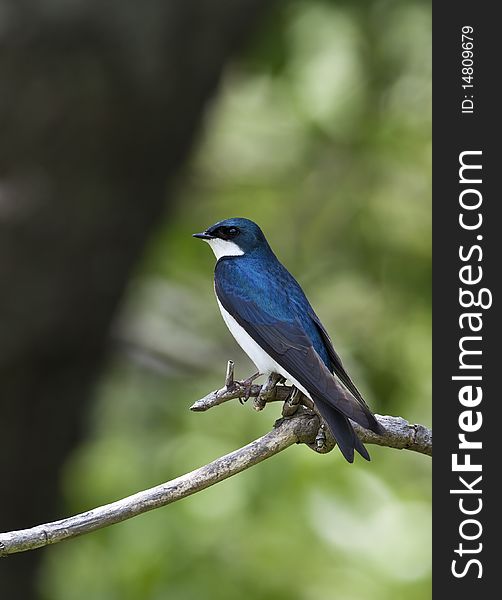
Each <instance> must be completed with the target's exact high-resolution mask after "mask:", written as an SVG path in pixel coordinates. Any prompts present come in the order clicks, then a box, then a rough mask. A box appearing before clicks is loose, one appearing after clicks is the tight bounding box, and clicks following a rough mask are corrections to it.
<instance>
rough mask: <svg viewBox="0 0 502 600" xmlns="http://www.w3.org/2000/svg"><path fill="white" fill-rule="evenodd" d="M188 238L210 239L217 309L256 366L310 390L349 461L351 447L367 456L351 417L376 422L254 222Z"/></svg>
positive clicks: (369, 424) (230, 222)
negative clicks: (213, 258) (213, 261)
mask: <svg viewBox="0 0 502 600" xmlns="http://www.w3.org/2000/svg"><path fill="white" fill-rule="evenodd" d="M193 237H196V238H200V239H202V240H204V241H206V242H208V244H209V245H210V246H211V248H212V250H213V252H214V254H215V256H216V259H217V262H216V267H215V270H214V288H215V293H216V299H217V301H218V305H219V308H220V311H221V314H222V316H223V319H224V321H225V323H226V325H227V327H228V329H229V330H230V332H231V333H232V335H233V336H234V338H235V339H236V341H237V343H238V344H239V345H240V346H241V348H242V349H243V350H244V352H245V353H246V354H247V355H248V356H249V358H250V359H251V360H252V361H253V363H254V364H255V365H256V368H257V369H258V371H259V373H261V374H271V373H277V374H279V375H281V376H282V377H284V378H285V379H288V380H289V381H291V382H292V383H293V384H294V386H295V387H297V388H298V389H299V390H300V391H301V392H303V393H304V394H305V395H306V396H308V397H309V398H310V399H311V400H312V401H313V403H314V406H315V407H316V409H317V411H318V412H319V414H320V415H321V417H322V418H323V420H324V421H325V422H326V424H327V425H328V427H329V428H330V430H331V432H332V434H333V436H334V438H335V440H336V442H337V444H338V447H339V448H340V451H341V452H342V454H343V456H344V457H345V458H346V459H347V461H348V462H353V460H354V450H357V452H359V454H360V455H361V456H363V457H364V458H365V459H366V460H370V457H369V454H368V452H367V450H366V448H365V447H364V446H363V444H362V442H361V441H360V440H359V438H358V437H357V435H356V433H355V432H354V429H353V428H352V425H351V424H350V421H349V418H350V419H352V420H353V421H355V422H356V423H359V424H360V425H362V426H363V427H365V428H366V429H371V430H372V431H374V432H375V433H381V432H382V431H381V426H380V425H379V423H378V421H377V420H376V419H375V417H374V416H373V414H372V413H371V411H370V409H369V407H368V406H367V404H366V402H365V401H364V400H363V397H362V396H361V394H360V393H359V390H358V389H357V388H356V386H355V385H354V383H353V382H352V379H351V378H350V377H349V375H348V373H347V371H346V370H345V369H344V367H343V365H342V361H341V360H340V357H339V356H338V354H337V353H336V352H335V349H334V348H333V344H332V343H331V340H330V338H329V335H328V333H327V331H326V329H325V328H324V327H323V325H322V323H321V321H320V320H319V317H318V316H317V315H316V313H315V312H314V309H313V308H312V306H311V305H310V303H309V301H308V300H307V298H306V296H305V294H304V293H303V290H302V289H301V287H300V285H299V284H298V282H297V281H296V280H295V279H294V277H293V276H292V275H291V274H290V273H289V271H287V269H286V268H285V267H284V266H283V265H282V264H281V263H280V262H279V260H278V259H277V257H276V256H275V254H274V253H273V251H272V249H271V248H270V246H269V244H268V242H267V240H266V239H265V236H264V235H263V232H262V231H261V229H260V228H259V227H258V225H257V224H256V223H254V222H253V221H250V220H249V219H243V218H233V219H227V220H225V221H220V222H218V223H216V224H215V225H213V226H211V227H209V228H208V229H206V231H204V232H203V233H195V234H194V235H193Z"/></svg>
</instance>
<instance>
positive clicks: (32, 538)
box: [0, 363, 432, 557]
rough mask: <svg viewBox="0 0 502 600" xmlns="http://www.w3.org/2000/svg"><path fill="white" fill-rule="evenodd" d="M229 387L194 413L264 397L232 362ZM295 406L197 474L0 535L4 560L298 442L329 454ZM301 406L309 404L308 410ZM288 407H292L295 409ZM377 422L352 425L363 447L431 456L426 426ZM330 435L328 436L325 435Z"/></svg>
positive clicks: (282, 392) (271, 397)
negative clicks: (376, 428) (373, 426)
mask: <svg viewBox="0 0 502 600" xmlns="http://www.w3.org/2000/svg"><path fill="white" fill-rule="evenodd" d="M225 383H226V385H225V388H222V390H218V391H216V392H212V393H211V394H208V395H207V396H206V397H205V398H203V399H202V400H199V401H198V402H196V403H195V404H194V405H193V406H192V407H191V408H192V410H196V411H197V410H198V411H204V410H208V409H209V408H211V407H212V406H217V405H218V404H222V403H223V402H226V401H227V400H230V399H235V398H239V397H242V396H243V395H245V394H248V393H249V396H254V397H259V396H260V391H261V386H256V385H252V384H251V383H247V384H246V382H235V381H234V380H233V363H232V364H229V365H228V367H227V375H226V378H225ZM266 389H267V393H266V394H265V395H263V394H262V396H261V400H262V401H264V402H271V401H275V400H286V402H285V407H287V406H288V402H289V400H290V399H291V388H288V387H287V386H277V387H275V388H274V389H272V390H271V389H269V387H267V388H266ZM297 401H298V402H299V403H300V405H299V406H298V408H297V410H296V412H295V414H294V415H293V416H292V417H289V416H286V417H284V418H282V419H280V420H279V421H278V422H277V423H276V426H275V427H274V429H273V430H272V431H270V432H269V433H267V434H265V435H264V436H263V437H260V438H258V439H257V440H255V441H254V442H251V443H250V444H248V445H247V446H244V447H243V448H240V449H239V450H235V451H234V452H231V453H230V454H226V455H225V456H222V457H221V458H218V459H216V460H214V461H213V462H211V463H209V464H207V465H205V466H203V467H200V468H199V469H195V471H191V472H190V473H187V474H185V475H182V476H181V477H177V478H176V479H173V480H172V481H168V482H166V483H163V484H161V485H158V486H156V487H153V488H150V489H147V490H143V491H141V492H138V493H136V494H134V495H132V496H128V497H127V498H123V499H122V500H117V501H116V502H112V503H111V504H106V505H104V506H100V507H98V508H95V509H93V510H89V511H87V512H84V513H80V514H78V515H75V516H72V517H68V518H66V519H61V520H60V521H54V522H52V523H45V524H43V525H38V526H36V527H32V528H30V529H21V530H18V531H9V532H6V533H0V557H2V556H7V555H9V554H14V553H16V552H25V551H27V550H34V549H36V548H41V547H43V546H48V545H50V544H56V543H58V542H61V541H63V540H67V539H70V538H73V537H77V536H79V535H83V534H86V533H90V532H91V531H96V530H97V529H102V528H103V527H107V526H108V525H113V524H115V523H120V522H121V521H125V520H127V519H130V518H132V517H135V516H137V515H140V514H142V513H145V512H148V511H150V510H153V509H155V508H160V507H161V506H166V505H167V504H172V503H173V502H176V501H177V500H181V499H182V498H186V497H187V496H190V495H192V494H195V493H196V492H200V491H201V490H204V489H206V488H208V487H210V486H212V485H214V484H215V483H219V482H220V481H223V480H224V479H228V478H229V477H231V476H232V475H235V474H237V473H240V472H241V471H244V470H245V469H248V468H249V467H252V466H254V465H256V464H258V463H259V462H261V461H263V460H265V459H267V458H270V457H272V456H274V454H278V453H279V452H282V451H283V450H285V449H286V448H288V447H289V446H292V445H293V444H296V443H305V444H307V445H309V447H311V448H313V449H315V450H317V451H319V452H325V451H326V449H325V448H328V450H327V451H329V450H330V449H331V448H332V447H333V446H334V444H333V440H332V439H331V440H329V441H328V443H327V445H326V446H325V448H324V449H322V448H320V447H319V445H318V439H319V436H318V431H319V424H320V422H319V418H318V417H317V415H316V414H315V413H313V412H312V411H311V409H310V407H309V406H308V404H309V402H308V398H305V397H304V396H298V395H295V396H294V398H293V404H294V402H297ZM302 404H306V405H307V407H306V406H304V405H302ZM289 406H290V407H291V405H289ZM283 412H284V411H283ZM286 412H287V411H286ZM376 418H377V420H378V422H379V423H380V424H381V425H382V426H383V428H384V429H385V433H384V434H383V435H376V434H375V433H373V432H371V431H368V430H366V429H364V428H363V427H360V426H359V425H357V424H356V423H353V425H354V429H355V430H356V432H357V434H358V436H359V437H360V438H361V441H362V442H363V443H367V444H378V445H380V446H387V447H389V448H398V449H407V450H413V451H415V452H420V453H422V454H427V455H428V456H432V431H431V430H429V429H428V428H427V427H425V426H423V425H410V424H409V423H408V422H407V421H405V420H404V419H403V418H401V417H390V416H379V415H376ZM326 434H329V432H328V431H327V432H326Z"/></svg>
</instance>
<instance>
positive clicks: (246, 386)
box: [233, 373, 261, 404]
mask: <svg viewBox="0 0 502 600" xmlns="http://www.w3.org/2000/svg"><path fill="white" fill-rule="evenodd" d="M260 375H261V373H254V375H251V377H248V378H247V379H243V380H242V381H234V382H233V385H237V386H239V387H240V388H241V390H242V391H243V392H244V394H243V395H242V396H239V402H240V403H241V404H244V402H247V401H248V400H249V396H251V388H252V387H253V382H254V380H255V379H258V377H259V376H260Z"/></svg>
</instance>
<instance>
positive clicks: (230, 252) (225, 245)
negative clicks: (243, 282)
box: [204, 238, 244, 260]
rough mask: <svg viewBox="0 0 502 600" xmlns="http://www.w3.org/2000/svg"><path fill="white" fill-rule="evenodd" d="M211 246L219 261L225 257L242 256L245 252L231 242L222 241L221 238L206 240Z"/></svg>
mask: <svg viewBox="0 0 502 600" xmlns="http://www.w3.org/2000/svg"><path fill="white" fill-rule="evenodd" d="M204 241H205V242H207V243H208V244H209V245H210V246H211V249H212V251H213V252H214V255H215V256H216V260H219V259H220V258H222V257H223V256H241V255H242V254H244V252H243V251H242V250H241V249H240V248H239V246H238V245H237V244H236V243H235V242H231V241H230V240H222V239H220V238H214V239H212V240H204Z"/></svg>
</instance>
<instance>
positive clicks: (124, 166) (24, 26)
mask: <svg viewBox="0 0 502 600" xmlns="http://www.w3.org/2000/svg"><path fill="white" fill-rule="evenodd" d="M430 8H431V7H430V3H429V2H425V1H422V0H407V1H403V0H373V1H369V0H363V1H360V2H357V3H354V2H348V1H346V0H336V1H321V0H304V1H289V2H286V1H284V2H276V3H269V2H265V1H264V0H263V1H259V0H233V1H230V0H228V1H223V0H222V1H221V2H210V1H209V0H187V1H182V0H170V1H168V2H166V1H165V0H162V1H161V0H150V1H148V2H143V3H140V2H129V3H123V2H119V1H118V0H110V1H109V2H106V3H100V2H97V0H86V1H84V0H72V1H66V2H61V1H60V0H40V1H31V0H24V1H20V0H17V1H14V0H12V1H9V0H0V435H1V437H0V442H1V445H2V451H1V453H0V530H2V531H3V530H8V529H13V528H21V527H27V526H30V525H34V524H37V523H39V522H44V521H48V520H51V519H56V518H60V517H62V516H65V515H67V514H70V513H74V512H77V511H83V510H85V509H88V508H90V507H93V506H96V505H99V504H103V503H106V502H110V501H112V500H115V499H118V498H120V497H122V496H125V495H128V494H130V493H133V492H135V491H137V490H139V489H142V488H145V487H149V486H152V485H155V484H157V483H160V482H162V481H164V480H167V479H170V478H173V477H175V476H177V475H180V474H182V473H184V472H186V471H188V470H191V469H192V468H195V467H197V466H200V465H202V464H204V463H207V462H208V461H210V460H212V459H214V458H216V457H218V456H220V455H222V454H224V453H227V452H229V451H231V450H233V449H235V448H237V447H239V446H242V445H243V444H245V443H247V442H248V441H250V440H251V439H253V438H255V437H258V436H259V435H261V434H263V433H265V432H266V431H267V430H269V429H270V427H271V425H272V423H273V422H274V420H275V418H277V416H278V415H279V408H278V407H276V406H269V407H268V408H267V409H266V410H265V411H263V413H259V414H257V413H255V412H254V411H252V410H251V408H250V407H249V406H244V407H240V406H239V405H238V404H237V403H235V404H234V403H228V404H226V405H224V406H221V407H219V408H218V409H214V410H212V411H210V412H209V413H207V414H206V413H205V414H194V413H191V412H190V411H189V410H188V407H189V406H190V404H192V402H193V401H194V400H196V399H197V398H199V397H201V396H203V395H205V394H206V393H207V392H208V391H210V390H212V389H214V388H217V387H221V385H222V384H223V377H224V371H225V365H226V361H227V360H228V359H229V358H232V359H234V360H235V361H236V363H237V367H236V368H237V376H238V377H245V376H247V375H249V374H251V372H252V370H253V369H252V365H251V364H250V362H249V360H248V359H247V358H246V357H245V356H244V355H243V354H242V352H241V351H240V349H238V347H237V346H236V344H235V343H234V341H233V339H232V338H231V336H230V334H229V333H228V332H227V330H226V327H225V326H224V324H223V322H222V320H221V318H220V316H219V312H218V309H217V306H216V302H215V300H214V295H213V290H212V268H213V265H214V258H213V256H212V253H211V252H210V249H209V248H207V247H206V246H205V245H203V244H201V243H200V242H198V241H196V240H193V239H192V238H191V237H190V234H191V233H193V232H195V231H200V230H202V229H204V228H205V227H207V226H209V225H211V224H212V223H214V222H215V221H217V220H219V219H222V218H226V217H230V216H245V217H248V218H251V219H253V220H255V221H257V222H258V223H259V224H260V225H261V226H262V228H263V230H264V232H265V234H266V235H267V237H268V239H269V240H270V241H271V243H272V245H273V247H274V250H275V251H276V253H277V255H278V256H279V258H280V259H281V260H282V261H283V262H284V264H285V265H286V266H287V267H288V268H289V269H290V270H291V271H292V272H293V274H294V275H295V276H296V277H297V279H298V280H299V281H300V283H301V285H302V286H303V288H304V289H305V291H306V292H307V294H308V296H309V298H310V300H311V302H312V304H313V305H314V307H315V308H316V310H317V312H318V314H319V316H320V317H321V319H322V320H323V322H324V324H325V325H326V327H327V329H328V330H329V332H330V333H331V335H332V337H333V339H334V341H335V344H336V346H337V349H338V350H339V352H340V353H341V354H342V356H343V357H344V362H345V363H346V364H347V366H348V368H349V371H350V372H351V374H352V375H353V377H354V379H355V380H356V382H357V383H358V385H359V387H360V388H361V389H362V391H363V393H364V395H365V396H366V398H367V400H368V402H369V403H370V405H371V406H372V408H373V409H374V410H375V411H376V412H378V413H384V414H393V415H401V416H403V417H405V418H406V419H408V420H410V421H413V422H422V423H424V424H427V425H429V424H430V418H431V414H430V413H431V403H430V369H431V368H430V326H431V317H430V275H431V273H430V258H431V245H430V238H431V235H430V234H431V224H430V162H431V135H430V134H431V127H430V125H431V114H430V100H431V90H430V88H431V56H430V54H431V41H430V37H431V23H430V20H431V19H430V12H431V11H430ZM370 452H371V455H372V459H373V460H372V462H371V463H369V464H366V463H364V461H357V462H356V463H355V464H354V465H352V466H350V465H347V464H346V463H345V462H344V461H343V458H342V457H341V455H340V454H339V453H338V452H337V451H335V452H333V453H331V454H328V455H326V456H319V455H315V454H314V453H313V452H311V451H310V450H308V449H306V448H304V447H295V448H292V449H289V450H288V451H286V452H284V453H282V454H280V455H279V456H277V457H275V458H273V459H271V460H269V461H266V462H265V463H264V464H262V465H260V466H258V467H255V468H253V469H251V470H249V471H248V472H245V473H243V474H241V475H239V476H237V477H235V478H232V479H231V480H229V481H227V482H224V483H222V484H219V485H218V486H216V487H214V488H212V489H210V490H207V491H205V492H202V493H199V494H196V495H195V496H194V497H192V498H189V499H186V500H184V501H182V502H180V503H178V504H175V505H173V506H170V507H168V508H165V509H161V510H157V511H154V512H152V513H150V514H147V515H143V516H141V517H139V518H136V519H133V520H131V521H128V522H126V523H123V524H121V525H117V526H114V527H112V528H109V529H106V530H103V531H101V532H98V533H94V534H91V535H88V536H84V537H82V538H79V539H77V540H74V541H71V542H68V543H64V544H61V545H60V546H54V547H51V548H47V549H44V550H39V551H36V552H32V553H27V554H24V555H14V556H11V557H9V558H8V559H2V560H0V591H1V595H2V597H4V596H5V598H13V599H14V598H15V599H18V598H19V599H20V600H29V599H31V598H34V599H35V598H38V599H41V600H84V599H87V598H93V599H97V600H115V599H117V600H118V599H120V600H140V599H141V600H142V599H148V600H160V599H165V598H176V600H178V599H179V600H192V599H193V600H195V599H196V598H207V599H214V600H216V599H218V600H227V599H228V600H233V599H234V598H236V597H244V598H250V599H252V600H255V599H256V600H258V599H259V600H262V599H263V600H269V599H270V600H280V599H282V598H284V599H286V598H288V599H291V598H294V599H301V600H314V599H317V598H319V597H325V598H330V599H331V598H333V599H337V600H338V599H340V600H352V599H354V600H370V599H371V600H387V599H388V598H407V599H410V600H414V599H417V600H422V599H424V598H428V597H429V596H430V499H431V489H430V471H431V461H430V460H429V459H428V458H427V457H423V456H415V455H413V454H412V453H406V452H398V451H395V450H390V449H385V448H377V447H370Z"/></svg>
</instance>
